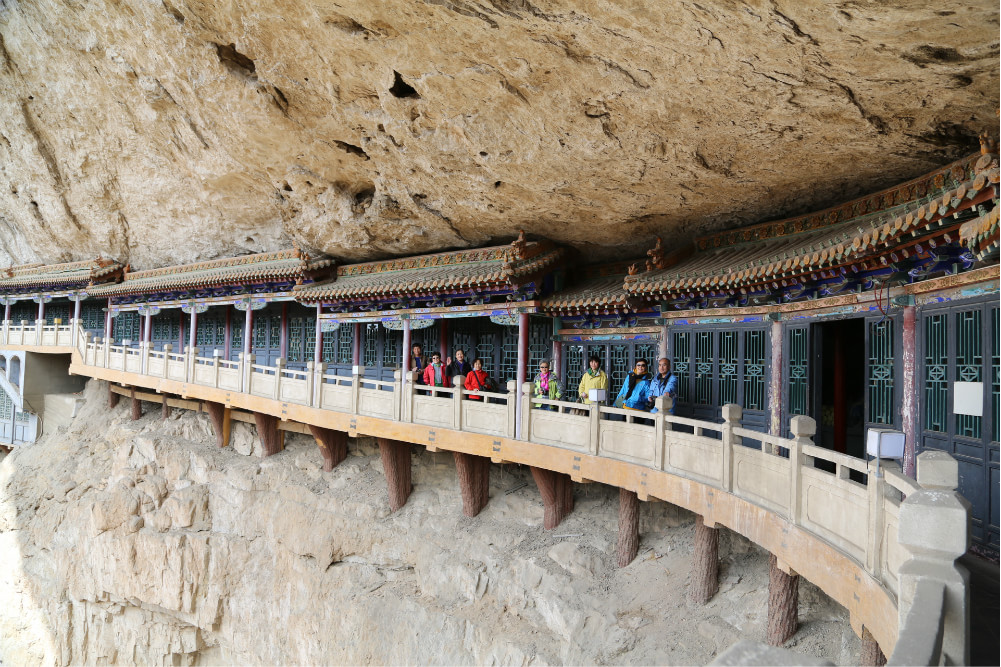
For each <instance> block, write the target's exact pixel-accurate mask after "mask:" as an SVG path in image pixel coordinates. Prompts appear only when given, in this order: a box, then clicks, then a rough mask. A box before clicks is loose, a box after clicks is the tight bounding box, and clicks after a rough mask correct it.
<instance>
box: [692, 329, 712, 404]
mask: <svg viewBox="0 0 1001 667" xmlns="http://www.w3.org/2000/svg"><path fill="white" fill-rule="evenodd" d="M714 333H715V332H713V331H696V332H695V393H694V396H693V400H692V402H693V403H695V404H696V405H713V404H714V403H713V375H714V373H713V371H714V365H715V364H714V352H715V350H714V349H713V348H714V347H715V346H714V345H713V338H714V336H713V334H714Z"/></svg>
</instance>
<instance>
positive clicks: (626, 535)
mask: <svg viewBox="0 0 1001 667" xmlns="http://www.w3.org/2000/svg"><path fill="white" fill-rule="evenodd" d="M639 548H640V501H639V497H638V496H637V495H636V492H635V491H629V490H628V489H619V539H618V549H617V551H618V556H619V567H625V566H626V565H629V564H630V563H632V562H633V559H634V558H636V553H637V552H638V551H639Z"/></svg>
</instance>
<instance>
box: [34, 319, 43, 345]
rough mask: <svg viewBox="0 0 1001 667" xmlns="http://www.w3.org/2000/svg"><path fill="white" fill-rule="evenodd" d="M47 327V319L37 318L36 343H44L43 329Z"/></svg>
mask: <svg viewBox="0 0 1001 667" xmlns="http://www.w3.org/2000/svg"><path fill="white" fill-rule="evenodd" d="M44 327H45V320H35V345H41V344H42V329H43V328H44Z"/></svg>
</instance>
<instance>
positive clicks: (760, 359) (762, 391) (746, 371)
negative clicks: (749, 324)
mask: <svg viewBox="0 0 1001 667" xmlns="http://www.w3.org/2000/svg"><path fill="white" fill-rule="evenodd" d="M743 333H744V354H743V355H742V356H741V364H742V369H741V370H742V374H743V380H744V387H743V389H744V396H743V401H742V404H743V407H744V409H745V410H764V409H766V406H767V401H766V398H767V386H768V383H767V379H766V378H765V363H766V356H765V355H766V347H765V345H766V343H767V336H766V335H765V332H764V331H745V332H743Z"/></svg>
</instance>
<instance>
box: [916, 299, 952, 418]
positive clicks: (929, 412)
mask: <svg viewBox="0 0 1001 667" xmlns="http://www.w3.org/2000/svg"><path fill="white" fill-rule="evenodd" d="M922 334H923V340H924V389H923V394H924V396H923V398H924V420H923V422H924V429H925V430H926V431H937V432H939V433H947V432H948V431H949V423H948V422H949V318H948V315H946V314H945V313H939V314H936V315H929V316H927V317H925V318H924V327H923V331H922Z"/></svg>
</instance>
